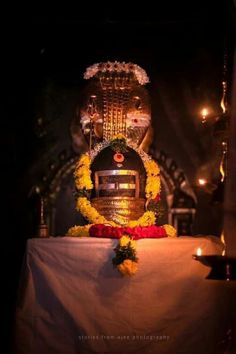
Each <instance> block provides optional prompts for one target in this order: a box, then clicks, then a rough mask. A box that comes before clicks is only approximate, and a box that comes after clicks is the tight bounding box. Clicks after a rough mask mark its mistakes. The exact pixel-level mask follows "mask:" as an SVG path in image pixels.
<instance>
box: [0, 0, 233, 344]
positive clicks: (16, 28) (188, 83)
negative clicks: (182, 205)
mask: <svg viewBox="0 0 236 354" xmlns="http://www.w3.org/2000/svg"><path fill="white" fill-rule="evenodd" d="M173 3H175V2H173ZM213 3H214V4H213ZM113 6H114V8H113V9H112V8H110V7H109V6H105V5H104V6H102V5H97V6H95V5H93V4H92V3H91V4H88V6H85V5H84V6H83V8H82V6H81V7H80V9H79V10H78V9H77V10H75V11H72V10H71V11H66V10H64V9H61V10H59V9H58V7H57V13H55V12H52V13H49V11H42V9H41V10H39V9H35V11H34V12H33V11H32V13H31V14H29V15H28V14H27V12H24V11H23V9H19V11H18V9H15V10H14V12H13V10H12V9H8V10H6V12H5V13H3V14H2V20H3V21H2V26H3V29H2V37H3V41H2V64H1V68H2V70H1V71H2V75H1V76H2V80H1V81H2V88H3V97H4V108H3V110H2V114H3V115H2V119H1V125H2V129H1V135H2V149H1V152H2V159H1V161H2V168H1V170H2V171H3V172H4V174H3V176H4V180H3V181H2V191H3V195H4V196H5V197H6V198H3V201H2V207H3V212H2V216H3V221H2V229H5V228H6V230H5V231H4V232H3V233H2V243H3V249H2V255H3V257H2V258H3V259H4V275H5V276H6V279H5V278H4V279H5V280H4V286H3V289H4V294H6V298H7V301H6V306H4V308H5V309H6V311H7V321H6V326H5V328H6V329H7V332H8V333H11V328H12V321H13V318H14V304H15V299H16V289H17V285H18V279H19V273H20V267H21V263H22V257H23V254H24V251H25V246H26V240H27V239H28V238H29V237H32V236H33V235H34V234H35V231H36V222H37V215H38V214H37V210H36V209H35V208H36V203H35V200H34V195H33V193H32V187H33V186H35V185H40V184H41V183H42V181H43V180H44V182H45V179H46V178H48V175H49V174H50V173H51V174H52V173H55V171H56V169H57V167H58V166H59V163H60V159H61V156H62V155H63V154H64V155H63V156H67V157H68V156H70V155H71V154H73V153H74V151H73V149H72V145H71V139H70V122H71V121H72V119H73V118H75V115H76V107H77V105H78V102H79V98H80V92H81V90H82V88H83V87H84V86H85V84H86V82H85V81H84V80H83V73H84V71H85V69H86V68H87V67H88V66H89V65H92V64H94V63H97V62H101V61H108V60H110V61H114V60H118V61H126V62H134V63H136V64H138V65H140V66H141V67H142V68H144V69H145V70H146V72H147V74H148V76H149V77H150V80H151V83H150V84H149V85H147V88H148V90H149V92H150V95H151V102H152V120H153V125H154V130H155V144H154V145H155V148H156V149H159V150H163V151H165V153H166V154H168V155H169V156H170V157H171V158H172V159H174V161H176V163H177V164H178V166H179V167H180V168H181V169H182V170H183V171H184V173H185V175H186V176H187V178H188V180H189V183H190V185H191V186H192V188H193V189H194V191H195V193H196V195H197V198H198V207H197V215H196V221H195V225H194V230H193V231H194V233H195V234H199V233H200V234H219V233H220V229H221V206H219V205H218V206H215V205H212V204H211V203H210V202H211V199H212V194H211V193H210V192H209V190H204V189H199V187H198V186H197V184H196V180H197V178H198V177H199V176H200V175H202V173H203V172H204V173H206V174H207V176H209V179H210V180H213V181H214V182H216V183H217V179H218V178H219V176H218V159H219V153H217V146H216V145H215V143H214V141H212V128H211V124H207V125H206V126H203V125H202V124H201V119H200V114H199V112H200V110H201V108H202V107H203V106H209V107H211V109H212V115H217V114H221V109H220V100H221V96H222V86H221V82H222V79H223V59H224V53H225V49H226V52H227V58H228V60H227V62H228V64H227V67H228V71H227V73H226V79H227V81H228V86H229V89H228V97H227V99H228V102H229V104H230V101H231V91H230V88H231V78H232V71H233V67H232V59H233V49H234V39H235V26H236V22H235V4H234V2H233V1H219V2H217V3H216V2H207V1H198V2H194V3H193V2H188V5H186V4H184V3H180V4H178V5H175V6H173V4H171V3H166V5H165V6H163V7H162V8H160V6H159V5H158V4H157V5H156V6H157V9H156V8H155V6H154V5H152V6H151V5H149V6H148V4H145V5H144V4H143V5H138V4H135V5H133V7H132V8H131V9H130V10H128V9H127V6H128V5H127V4H121V3H116V4H114V5H113ZM52 166H54V167H52ZM50 171H51V172H50ZM49 172H50V173H49ZM61 203H62V204H63V201H62V202H61ZM5 269H7V271H5ZM7 339H9V335H8V337H7Z"/></svg>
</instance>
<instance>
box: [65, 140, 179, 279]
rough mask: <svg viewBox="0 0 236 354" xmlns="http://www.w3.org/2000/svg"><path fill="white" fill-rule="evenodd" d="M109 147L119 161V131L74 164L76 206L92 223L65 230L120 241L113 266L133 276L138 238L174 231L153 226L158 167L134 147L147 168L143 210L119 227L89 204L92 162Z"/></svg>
mask: <svg viewBox="0 0 236 354" xmlns="http://www.w3.org/2000/svg"><path fill="white" fill-rule="evenodd" d="M108 146H110V147H111V148H112V150H114V152H115V153H116V154H115V159H116V160H117V161H118V162H119V161H121V160H122V158H123V154H122V153H125V151H126V148H127V146H128V145H127V143H126V139H125V137H124V136H123V135H121V134H118V135H117V136H115V137H114V138H113V139H112V140H111V141H105V142H103V143H101V144H97V145H96V146H95V148H94V150H92V151H91V152H90V154H89V153H86V154H83V155H82V156H81V157H80V159H79V161H78V163H77V164H76V167H75V172H74V177H75V185H76V188H77V202H76V209H77V210H78V211H79V212H80V213H81V214H82V215H83V216H84V217H85V218H86V219H87V220H88V221H89V222H90V223H91V224H89V225H85V226H74V227H72V228H70V229H69V230H68V233H67V236H74V237H83V236H91V237H107V238H117V239H119V243H118V245H117V247H116V248H115V249H114V251H115V257H114V258H113V261H112V262H113V265H114V266H115V267H117V269H118V270H119V271H120V272H121V273H122V274H123V275H133V274H135V272H136V271H137V263H138V258H137V255H136V241H135V240H138V239H141V238H161V237H168V236H169V237H174V236H176V230H175V229H174V228H173V227H172V226H171V225H163V226H156V225H155V224H156V217H157V216H158V215H159V202H160V191H161V181H160V169H159V167H158V165H157V163H156V162H155V161H154V160H153V159H152V158H151V157H150V156H149V155H148V154H146V153H145V152H144V151H142V150H140V149H136V148H135V147H133V146H130V145H129V147H131V148H132V149H133V150H135V151H136V152H137V153H138V155H139V156H140V157H141V159H142V161H143V164H144V168H145V171H146V186H145V197H146V211H145V212H144V213H143V215H142V216H140V217H139V218H138V219H136V220H129V221H128V222H127V224H126V225H125V226H124V227H121V226H120V225H118V224H117V223H115V222H114V221H112V220H107V219H106V218H105V217H104V216H103V215H101V214H100V213H99V212H98V210H97V209H96V208H95V207H93V206H92V204H91V202H90V195H91V192H92V189H93V188H94V186H93V182H92V179H91V168H90V167H91V163H92V162H93V160H94V158H95V157H96V156H97V155H98V153H100V152H101V151H102V150H103V149H104V148H106V147H108Z"/></svg>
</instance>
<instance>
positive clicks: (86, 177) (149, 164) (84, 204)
mask: <svg viewBox="0 0 236 354" xmlns="http://www.w3.org/2000/svg"><path fill="white" fill-rule="evenodd" d="M110 145H111V146H112V147H113V149H114V150H115V151H118V150H121V151H125V148H126V140H125V138H124V136H123V135H122V134H118V135H116V136H114V138H113V139H112V140H111V142H110ZM99 151H100V150H98V152H99ZM92 155H93V158H92V159H91V158H90V156H89V154H88V153H86V154H83V155H82V156H81V157H80V159H79V161H78V163H77V164H76V168H75V172H74V177H75V185H76V188H77V191H78V199H77V203H76V209H77V210H78V211H79V212H81V214H82V215H83V216H84V217H85V218H86V219H87V220H88V221H89V222H91V223H93V224H94V223H95V224H102V223H103V224H110V225H112V226H119V225H118V224H116V223H115V222H114V221H110V220H107V219H106V218H105V217H104V216H102V215H101V214H99V213H98V211H97V210H96V209H95V208H94V207H93V206H92V205H91V203H90V201H89V199H88V197H89V195H90V192H91V190H92V188H93V182H92V180H91V170H90V166H91V163H92V161H93V159H94V158H95V157H96V155H97V154H94V153H93V154H92ZM140 156H141V158H142V159H143V160H144V167H145V170H146V174H147V180H146V187H145V194H146V199H147V204H146V205H147V206H148V203H149V202H150V200H155V199H156V202H158V201H159V199H160V198H159V196H160V189H161V182H160V169H159V167H158V165H157V164H156V162H155V161H154V160H152V159H151V158H150V157H149V159H147V158H145V159H144V158H143V154H142V155H140ZM145 157H146V156H145ZM155 214H156V211H150V210H147V211H146V212H144V214H143V215H142V216H141V217H140V218H139V219H137V220H130V221H129V222H128V225H127V226H132V227H135V226H150V225H154V224H155V222H156V216H155Z"/></svg>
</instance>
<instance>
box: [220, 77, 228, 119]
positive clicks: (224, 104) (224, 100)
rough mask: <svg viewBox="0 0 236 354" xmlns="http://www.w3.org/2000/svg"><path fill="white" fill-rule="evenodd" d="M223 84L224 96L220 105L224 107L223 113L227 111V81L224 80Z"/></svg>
mask: <svg viewBox="0 0 236 354" xmlns="http://www.w3.org/2000/svg"><path fill="white" fill-rule="evenodd" d="M222 85H223V96H222V99H221V102H220V106H221V108H222V111H223V113H225V112H226V104H227V103H226V90H227V82H226V81H223V82H222Z"/></svg>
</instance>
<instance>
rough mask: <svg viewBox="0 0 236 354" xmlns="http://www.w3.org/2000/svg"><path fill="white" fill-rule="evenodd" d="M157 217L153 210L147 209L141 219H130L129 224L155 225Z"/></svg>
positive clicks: (133, 225) (131, 225)
mask: <svg viewBox="0 0 236 354" xmlns="http://www.w3.org/2000/svg"><path fill="white" fill-rule="evenodd" d="M155 223H156V217H155V213H154V212H153V211H146V212H145V213H144V214H143V215H142V216H141V217H140V218H139V219H137V220H130V221H129V222H128V225H127V226H130V227H135V226H151V225H155Z"/></svg>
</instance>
